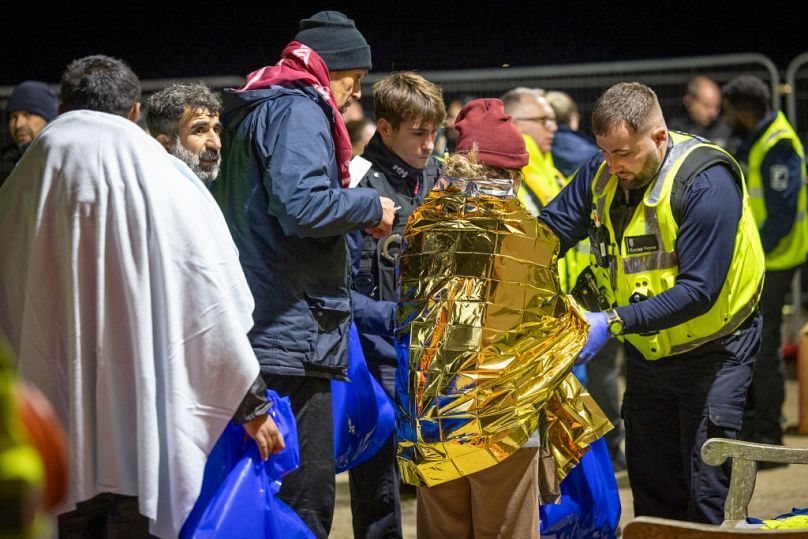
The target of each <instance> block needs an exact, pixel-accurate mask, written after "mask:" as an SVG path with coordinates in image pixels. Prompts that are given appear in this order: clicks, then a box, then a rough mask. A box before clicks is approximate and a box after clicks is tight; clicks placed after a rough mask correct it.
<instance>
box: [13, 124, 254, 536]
mask: <svg viewBox="0 0 808 539" xmlns="http://www.w3.org/2000/svg"><path fill="white" fill-rule="evenodd" d="M252 309H253V301H252V297H251V295H250V292H249V289H248V287H247V283H246V280H245V278H244V274H243V272H242V270H241V267H240V265H239V261H238V254H237V253H236V249H235V247H234V245H233V242H232V240H231V238H230V234H229V232H228V230H227V225H226V224H225V222H224V219H223V217H222V215H221V213H220V211H219V208H218V207H217V206H216V203H215V202H214V200H213V198H212V197H211V196H210V194H209V193H208V192H207V190H206V189H205V187H204V186H203V185H202V183H201V182H200V181H199V180H198V179H197V178H196V176H195V175H194V174H193V173H192V172H191V171H190V170H189V169H188V167H186V166H185V165H184V164H182V163H181V162H180V161H179V160H177V159H175V158H174V157H172V156H170V155H169V154H168V153H167V152H166V151H165V150H164V149H163V147H162V146H161V145H160V144H159V143H157V141H155V140H153V139H152V138H151V137H149V136H148V135H146V134H145V133H144V132H143V131H142V130H141V129H140V128H139V127H137V126H136V125H135V124H134V123H131V122H129V121H128V120H126V119H124V118H120V117H117V116H113V115H109V114H104V113H100V112H91V111H75V112H69V113H66V114H64V115H62V116H60V117H58V118H57V119H56V120H55V121H53V122H52V123H51V124H49V125H48V126H47V127H46V128H45V129H44V130H43V131H42V133H41V134H40V135H39V137H38V138H37V139H36V140H35V141H34V142H33V144H32V145H31V147H30V148H29V149H28V151H27V152H26V153H25V155H24V156H23V158H22V159H21V160H20V162H19V163H18V164H17V166H16V168H15V169H14V171H13V173H12V174H11V176H9V178H8V180H7V181H6V183H5V184H4V185H3V188H2V189H0V330H2V331H3V332H4V333H6V335H7V336H8V338H9V341H10V342H11V343H12V346H13V348H14V350H15V352H16V353H17V356H18V358H19V371H20V373H21V375H22V376H23V377H24V378H25V379H27V380H29V381H31V382H33V383H34V384H36V385H37V386H39V388H40V389H41V390H42V391H43V392H44V393H45V395H46V396H47V397H48V398H49V399H50V401H51V403H52V404H53V405H54V408H55V409H56V410H57V412H58V413H59V414H60V416H61V419H62V420H63V422H64V425H65V428H66V429H67V431H68V435H69V452H70V453H69V461H70V471H69V493H68V499H67V503H68V506H67V507H65V508H64V510H71V509H73V508H74V506H75V504H76V502H79V501H82V500H87V499H89V498H92V497H93V496H95V495H96V494H98V493H100V492H113V493H118V494H124V495H136V496H139V497H140V512H141V513H142V514H143V515H145V516H147V517H148V518H150V519H151V520H152V523H151V532H152V533H153V534H155V535H158V536H162V537H176V536H177V534H178V532H179V530H180V528H181V526H182V523H183V521H184V520H185V518H186V517H187V515H188V513H189V512H190V509H191V507H192V506H193V503H194V501H195V499H196V497H197V496H198V494H199V490H200V487H201V483H202V475H203V469H204V466H205V459H206V457H207V454H208V452H209V451H210V449H211V448H212V446H213V444H214V443H215V442H216V439H217V438H218V436H219V434H220V433H221V432H222V430H223V429H224V427H225V425H226V423H227V421H228V420H229V419H230V417H231V416H232V414H233V412H234V411H235V410H236V408H237V407H238V405H239V403H240V402H241V399H242V398H243V397H244V395H245V394H246V392H247V389H248V388H249V386H250V384H251V383H252V382H253V381H254V380H255V378H256V377H257V375H258V364H257V361H256V359H255V356H254V354H253V352H252V349H251V347H250V344H249V342H248V340H247V337H246V334H247V331H248V330H249V329H250V327H251V326H252V319H251V315H252Z"/></svg>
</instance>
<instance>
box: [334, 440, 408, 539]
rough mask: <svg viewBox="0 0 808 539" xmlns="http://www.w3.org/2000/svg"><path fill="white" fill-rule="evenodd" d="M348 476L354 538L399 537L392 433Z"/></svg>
mask: <svg viewBox="0 0 808 539" xmlns="http://www.w3.org/2000/svg"><path fill="white" fill-rule="evenodd" d="M348 474H349V484H350V487H351V515H352V517H353V532H354V538H356V539H392V538H400V537H403V534H402V531H401V500H400V497H401V496H400V492H399V474H398V464H396V435H395V432H393V433H392V434H391V435H390V437H389V438H388V439H387V441H386V442H385V444H384V445H383V446H382V447H381V449H379V451H377V452H376V454H375V455H373V456H372V457H370V458H369V459H368V460H366V461H365V462H363V463H362V464H359V465H358V466H356V467H354V468H351V470H350V471H348Z"/></svg>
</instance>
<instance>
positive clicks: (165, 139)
mask: <svg viewBox="0 0 808 539" xmlns="http://www.w3.org/2000/svg"><path fill="white" fill-rule="evenodd" d="M154 138H156V139H157V142H159V143H160V144H162V145H163V148H165V149H166V151H167V152H169V153H171V137H169V136H168V135H166V134H165V133H160V134H159V135H157V136H156V137H154Z"/></svg>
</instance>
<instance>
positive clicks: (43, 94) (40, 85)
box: [6, 80, 59, 121]
mask: <svg viewBox="0 0 808 539" xmlns="http://www.w3.org/2000/svg"><path fill="white" fill-rule="evenodd" d="M18 110H24V111H27V112H30V113H31V114H36V115H37V116H42V117H43V118H45V120H47V121H51V120H53V119H54V118H56V115H57V114H58V113H59V99H57V97H56V94H54V93H53V92H52V91H51V89H50V88H49V87H48V85H47V84H45V83H44V82H39V81H38V80H27V81H25V82H22V83H20V84H18V85H17V87H16V88H14V91H13V92H11V97H9V98H8V105H7V106H6V113H7V114H11V113H12V112H15V111H18Z"/></svg>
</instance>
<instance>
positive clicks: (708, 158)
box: [590, 131, 764, 359]
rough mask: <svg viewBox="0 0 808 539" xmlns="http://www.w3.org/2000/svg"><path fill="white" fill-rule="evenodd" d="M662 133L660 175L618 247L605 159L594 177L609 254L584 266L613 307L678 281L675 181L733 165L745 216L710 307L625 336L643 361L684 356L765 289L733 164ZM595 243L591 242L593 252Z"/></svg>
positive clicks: (740, 317) (746, 310)
mask: <svg viewBox="0 0 808 539" xmlns="http://www.w3.org/2000/svg"><path fill="white" fill-rule="evenodd" d="M668 134H669V136H670V137H671V141H672V145H671V146H670V147H669V149H668V154H667V155H666V156H665V160H664V162H663V164H662V167H661V169H660V172H659V174H658V175H657V177H656V179H655V180H654V181H652V182H651V184H650V185H649V186H648V187H647V189H646V192H645V195H644V197H643V200H642V203H641V204H639V205H638V206H637V209H636V211H635V213H634V215H633V216H632V218H631V221H630V222H629V224H628V226H627V227H626V229H625V230H624V232H623V239H622V243H621V245H620V246H619V248H618V246H617V245H616V243H615V233H614V229H613V227H612V223H611V220H610V217H609V208H610V206H611V204H612V200H613V199H614V196H615V193H616V191H617V190H618V187H619V186H618V181H617V178H616V177H615V176H612V175H611V174H610V173H609V170H608V167H607V166H606V162H605V161H604V163H603V164H602V165H601V167H600V169H599V170H598V172H597V174H596V175H595V178H594V180H593V181H592V192H593V206H594V207H593V213H594V215H593V221H594V222H595V224H598V223H600V224H601V225H603V227H605V232H606V233H607V234H608V236H609V239H608V242H609V243H608V246H606V250H608V253H607V255H608V256H606V257H602V258H601V260H603V259H604V258H605V259H606V260H608V263H607V264H606V266H607V267H604V265H600V264H598V260H597V258H596V256H595V254H594V253H593V256H592V258H591V260H590V264H591V265H592V268H593V270H594V273H595V276H596V278H597V280H598V285H599V287H600V288H601V289H604V288H605V289H606V292H607V293H608V295H609V297H608V299H609V301H610V302H612V304H613V305H616V306H618V307H620V306H624V305H628V304H629V303H631V302H633V301H638V300H640V301H641V300H642V299H644V298H651V297H653V296H655V295H657V294H660V293H662V292H664V291H665V290H668V289H670V288H672V287H673V286H674V285H675V284H676V277H677V274H678V271H679V265H678V258H677V253H676V235H677V232H678V230H679V225H678V224H677V221H676V217H674V212H675V211H676V212H678V213H681V211H680V210H681V207H680V208H679V210H673V209H672V206H671V200H672V197H671V190H672V188H673V186H674V183H678V182H682V183H681V184H678V185H684V181H685V180H687V179H688V178H690V177H692V176H694V175H695V174H698V173H699V172H700V171H702V170H704V169H705V168H707V167H709V166H712V165H714V164H719V163H720V164H723V165H725V166H727V167H728V168H729V169H730V170H731V172H732V174H733V177H734V178H735V179H736V181H737V182H738V184H739V186H740V188H741V190H742V193H743V195H742V196H743V213H742V214H741V220H740V222H739V224H738V230H737V232H736V234H735V249H734V251H733V255H732V263H731V264H730V268H729V272H728V274H727V278H726V280H725V282H724V286H723V287H722V289H721V293H720V295H719V296H718V298H717V299H716V301H715V304H714V305H713V306H712V307H711V308H710V310H709V311H708V312H706V313H704V314H702V315H701V316H698V317H696V318H693V319H691V320H690V321H688V322H685V323H683V324H680V325H678V326H674V327H671V328H668V329H663V330H660V331H659V332H657V333H654V334H652V335H639V334H630V335H624V336H623V339H624V340H626V341H628V342H630V343H631V344H632V345H633V346H634V347H636V348H637V349H638V350H639V351H640V352H642V354H643V356H644V357H645V358H646V359H659V358H662V357H666V356H671V355H676V354H682V353H684V352H687V351H689V350H692V349H694V348H697V347H698V346H701V345H702V344H704V343H707V342H709V341H712V340H714V339H717V338H719V337H722V336H724V335H727V334H729V333H731V332H733V331H735V329H737V328H738V326H740V325H741V323H742V322H743V321H744V320H746V318H747V317H749V315H750V314H751V313H752V312H753V311H754V309H755V306H756V305H757V302H758V299H759V298H760V292H761V289H762V286H763V273H764V261H763V248H762V247H761V245H760V236H759V235H758V230H757V226H756V225H755V220H754V218H753V216H752V211H751V209H750V207H749V202H748V195H747V193H746V187H745V185H744V181H743V173H742V172H741V169H740V167H739V165H738V163H737V162H736V161H735V160H734V159H733V158H732V157H731V156H730V155H729V154H727V153H726V152H725V151H724V150H722V149H721V148H719V147H718V146H715V145H714V144H710V143H707V142H706V141H704V140H703V139H699V138H696V137H693V136H690V135H685V134H682V133H678V132H673V131H669V132H668ZM677 177H678V178H677ZM677 200H678V201H677V202H676V203H675V204H681V201H682V200H683V196H682V197H681V198H679V199H677ZM675 207H676V206H675V205H674V208H675ZM590 241H591V240H590ZM595 248H597V247H596V245H593V247H592V249H593V251H594V250H595Z"/></svg>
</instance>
